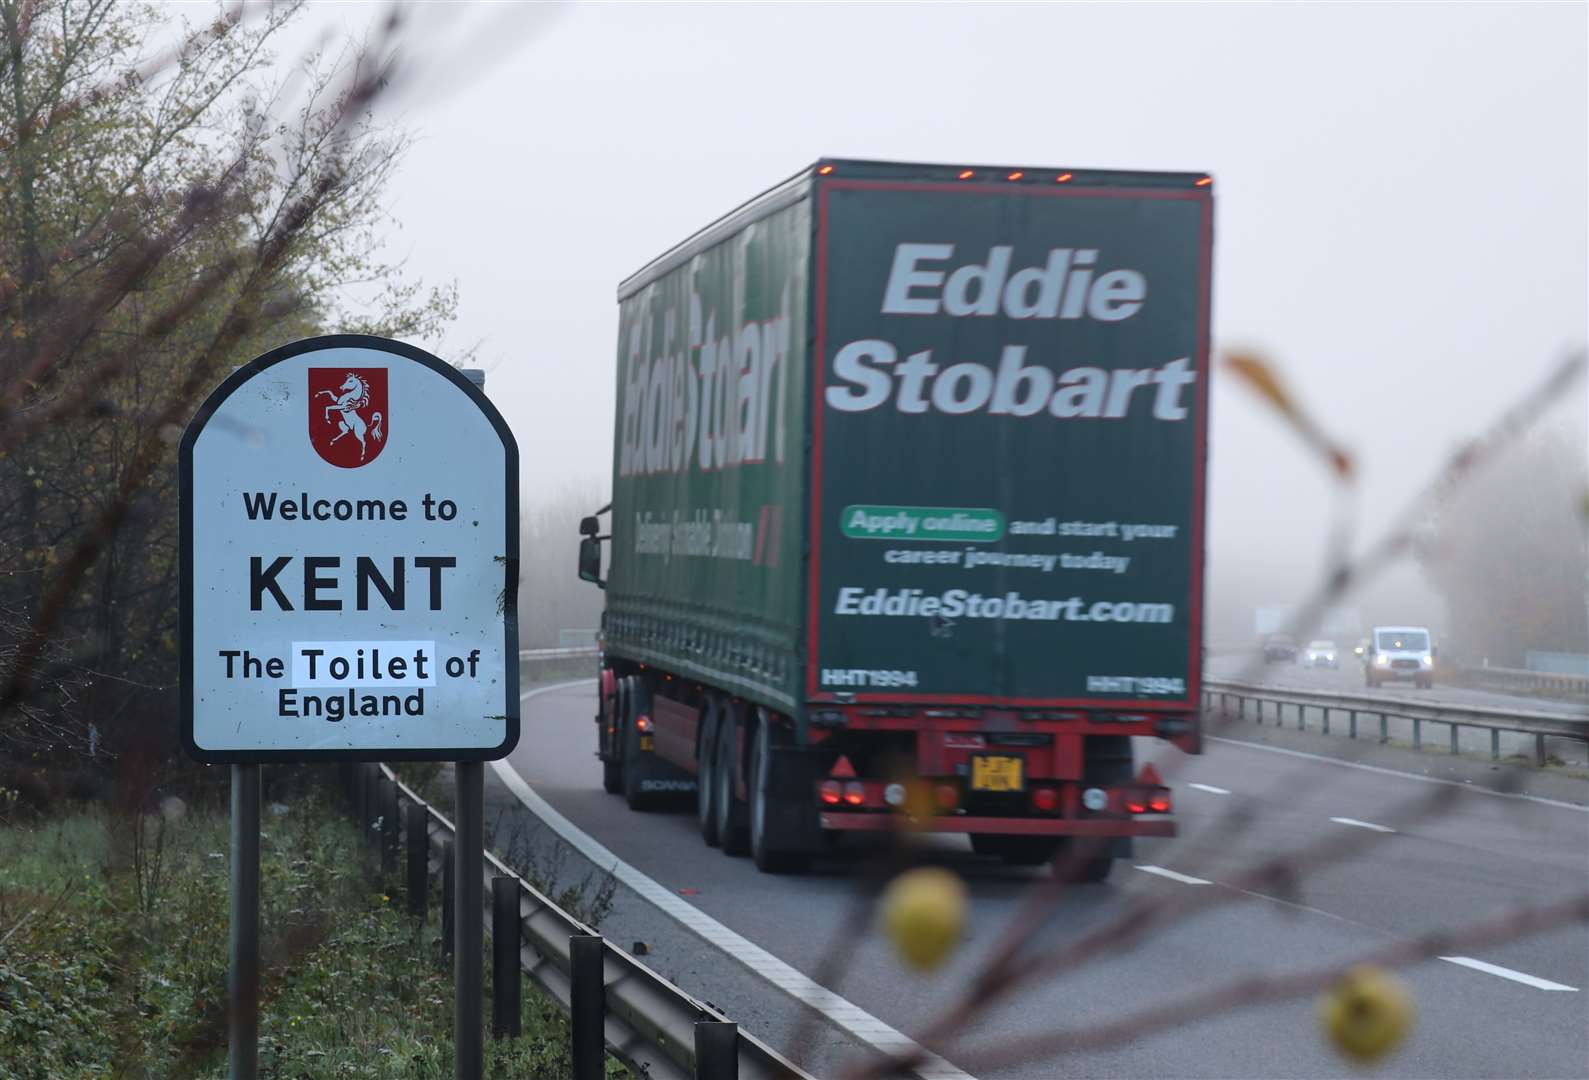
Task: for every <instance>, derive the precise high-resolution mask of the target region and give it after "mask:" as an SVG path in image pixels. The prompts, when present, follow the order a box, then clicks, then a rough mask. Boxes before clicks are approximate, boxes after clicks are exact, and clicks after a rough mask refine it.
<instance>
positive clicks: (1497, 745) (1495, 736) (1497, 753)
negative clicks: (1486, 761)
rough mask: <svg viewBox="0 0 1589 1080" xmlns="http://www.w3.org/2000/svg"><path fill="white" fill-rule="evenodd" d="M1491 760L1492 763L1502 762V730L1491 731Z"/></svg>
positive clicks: (1494, 729) (1493, 729) (1492, 729)
mask: <svg viewBox="0 0 1589 1080" xmlns="http://www.w3.org/2000/svg"><path fill="white" fill-rule="evenodd" d="M1490 760H1491V761H1500V760H1501V729H1500V728H1491V729H1490Z"/></svg>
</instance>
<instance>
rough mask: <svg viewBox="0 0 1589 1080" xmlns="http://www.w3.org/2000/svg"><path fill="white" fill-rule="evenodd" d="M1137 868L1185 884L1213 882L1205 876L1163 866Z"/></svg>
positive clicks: (1145, 872) (1210, 883)
mask: <svg viewBox="0 0 1589 1080" xmlns="http://www.w3.org/2000/svg"><path fill="white" fill-rule="evenodd" d="M1137 869H1138V870H1141V871H1142V872H1143V873H1144V874H1157V875H1158V876H1159V877H1162V878H1169V879H1170V880H1171V881H1179V882H1180V883H1181V884H1183V885H1212V884H1213V882H1212V881H1207V880H1205V879H1203V878H1200V877H1192V876H1191V875H1189V874H1182V873H1178V872H1176V871H1174V870H1166V869H1165V868H1164V867H1162V866H1139V867H1137Z"/></svg>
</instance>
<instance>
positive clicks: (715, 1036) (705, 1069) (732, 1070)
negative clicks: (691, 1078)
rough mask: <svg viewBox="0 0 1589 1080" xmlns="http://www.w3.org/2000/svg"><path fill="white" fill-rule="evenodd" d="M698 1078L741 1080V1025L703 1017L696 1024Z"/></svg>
mask: <svg viewBox="0 0 1589 1080" xmlns="http://www.w3.org/2000/svg"><path fill="white" fill-rule="evenodd" d="M695 1080H739V1025H738V1024H734V1023H727V1022H722V1021H716V1020H702V1021H699V1022H697V1023H696V1025H695Z"/></svg>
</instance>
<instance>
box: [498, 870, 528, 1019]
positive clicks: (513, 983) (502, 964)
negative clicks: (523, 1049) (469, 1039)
mask: <svg viewBox="0 0 1589 1080" xmlns="http://www.w3.org/2000/svg"><path fill="white" fill-rule="evenodd" d="M522 933H523V928H522V926H521V924H520V922H519V882H518V879H517V878H510V877H503V876H498V877H494V878H492V879H491V1035H492V1037H493V1038H497V1039H500V1038H502V1037H503V1036H507V1037H509V1038H514V1037H517V1036H518V1034H519V1032H520V1030H521V1028H520V1026H519V942H520V939H521V935H522Z"/></svg>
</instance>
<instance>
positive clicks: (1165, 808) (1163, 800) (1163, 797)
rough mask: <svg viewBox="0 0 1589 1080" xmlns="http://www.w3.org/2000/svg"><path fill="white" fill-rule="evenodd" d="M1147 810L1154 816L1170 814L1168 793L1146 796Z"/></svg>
mask: <svg viewBox="0 0 1589 1080" xmlns="http://www.w3.org/2000/svg"><path fill="white" fill-rule="evenodd" d="M1148 809H1149V810H1152V811H1153V812H1154V813H1155V814H1168V813H1169V812H1170V793H1169V791H1167V790H1165V791H1155V792H1154V793H1153V794H1151V795H1149V796H1148Z"/></svg>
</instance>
